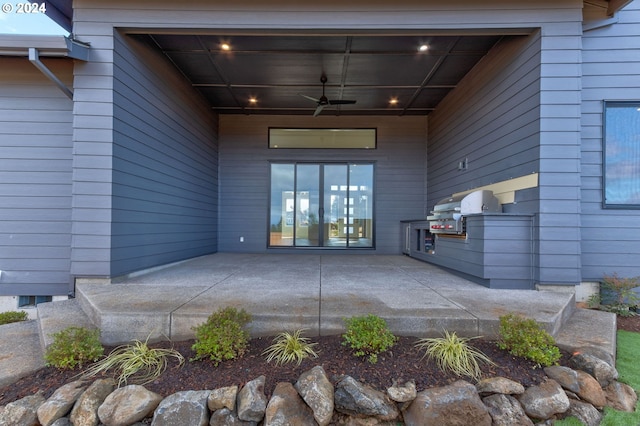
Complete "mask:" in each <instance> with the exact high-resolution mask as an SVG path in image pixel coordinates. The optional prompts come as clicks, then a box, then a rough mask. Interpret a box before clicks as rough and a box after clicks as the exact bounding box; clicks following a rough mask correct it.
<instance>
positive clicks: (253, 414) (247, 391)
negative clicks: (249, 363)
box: [237, 376, 267, 422]
mask: <svg viewBox="0 0 640 426" xmlns="http://www.w3.org/2000/svg"><path fill="white" fill-rule="evenodd" d="M265 380H266V377H265V376H260V377H258V378H257V379H253V380H251V381H250V382H247V384H246V385H244V386H243V388H242V389H240V392H238V401H237V404H238V418H239V419H240V420H244V421H249V422H259V421H261V420H262V419H263V418H264V412H265V410H266V408H267V396H266V395H265V394H264V383H265Z"/></svg>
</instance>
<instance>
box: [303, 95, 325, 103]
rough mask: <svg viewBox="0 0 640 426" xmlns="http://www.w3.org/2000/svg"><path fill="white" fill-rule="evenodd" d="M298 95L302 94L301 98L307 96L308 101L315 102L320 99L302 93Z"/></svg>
mask: <svg viewBox="0 0 640 426" xmlns="http://www.w3.org/2000/svg"><path fill="white" fill-rule="evenodd" d="M298 95H300V96H302V97H303V98H307V99H309V100H310V101H313V102H315V103H318V102H320V99H316V98H312V97H311V96H307V95H303V94H302V93H298Z"/></svg>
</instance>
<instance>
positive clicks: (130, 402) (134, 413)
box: [98, 385, 162, 426]
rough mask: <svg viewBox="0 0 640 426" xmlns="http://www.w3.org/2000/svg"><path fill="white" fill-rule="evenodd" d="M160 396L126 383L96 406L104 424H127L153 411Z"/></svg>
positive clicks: (160, 398) (108, 425)
mask: <svg viewBox="0 0 640 426" xmlns="http://www.w3.org/2000/svg"><path fill="white" fill-rule="evenodd" d="M160 401H162V397H161V396H160V395H158V394H157V393H155V392H151V391H149V390H147V389H146V388H145V387H144V386H140V385H127V386H124V387H121V388H119V389H116V390H114V391H113V392H112V393H110V394H109V396H107V397H106V398H105V400H104V402H103V403H102V405H100V407H99V408H98V417H99V418H100V421H101V422H102V423H104V425H105V426H128V425H131V424H133V423H135V422H138V421H140V420H142V419H144V418H145V417H148V416H150V415H151V413H153V410H155V409H156V407H157V406H158V404H160Z"/></svg>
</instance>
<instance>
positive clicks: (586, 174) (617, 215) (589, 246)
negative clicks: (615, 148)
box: [581, 1, 640, 281]
mask: <svg viewBox="0 0 640 426" xmlns="http://www.w3.org/2000/svg"><path fill="white" fill-rule="evenodd" d="M616 17H617V22H616V23H614V24H611V23H609V24H608V25H604V26H600V27H598V26H597V24H598V21H595V25H596V28H594V29H588V30H587V31H585V33H584V38H583V44H582V47H583V63H582V73H583V79H582V127H581V129H582V162H581V167H582V187H581V211H582V279H583V281H598V280H600V279H601V278H602V276H603V274H612V273H614V272H615V273H618V274H619V275H620V276H622V277H633V276H638V275H640V249H639V243H638V241H640V211H639V210H634V209H603V207H602V206H603V204H602V203H603V188H602V185H603V173H602V171H603V165H602V159H603V155H602V147H603V144H604V141H603V139H602V134H603V132H602V126H603V116H604V110H603V101H605V100H621V101H627V100H628V101H639V100H640V84H639V82H640V2H638V1H634V2H632V3H630V4H629V5H627V6H626V7H625V8H624V9H622V10H621V11H620V12H619V13H618V14H617V16H616ZM601 19H602V17H601Z"/></svg>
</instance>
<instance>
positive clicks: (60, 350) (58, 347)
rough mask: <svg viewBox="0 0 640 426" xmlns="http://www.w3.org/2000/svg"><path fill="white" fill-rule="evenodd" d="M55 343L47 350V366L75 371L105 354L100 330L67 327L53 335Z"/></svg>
mask: <svg viewBox="0 0 640 426" xmlns="http://www.w3.org/2000/svg"><path fill="white" fill-rule="evenodd" d="M52 336H53V343H52V344H51V345H50V346H49V347H48V348H47V350H46V351H45V354H44V360H45V362H46V364H47V365H50V366H54V367H56V368H60V369H74V368H76V367H82V365H83V364H85V363H88V362H94V361H96V360H97V359H98V358H100V357H101V356H102V354H103V353H104V347H103V346H102V343H100V330H98V329H93V330H89V329H87V328H84V327H67V328H65V329H64V330H62V331H59V332H57V333H54V334H52Z"/></svg>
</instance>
